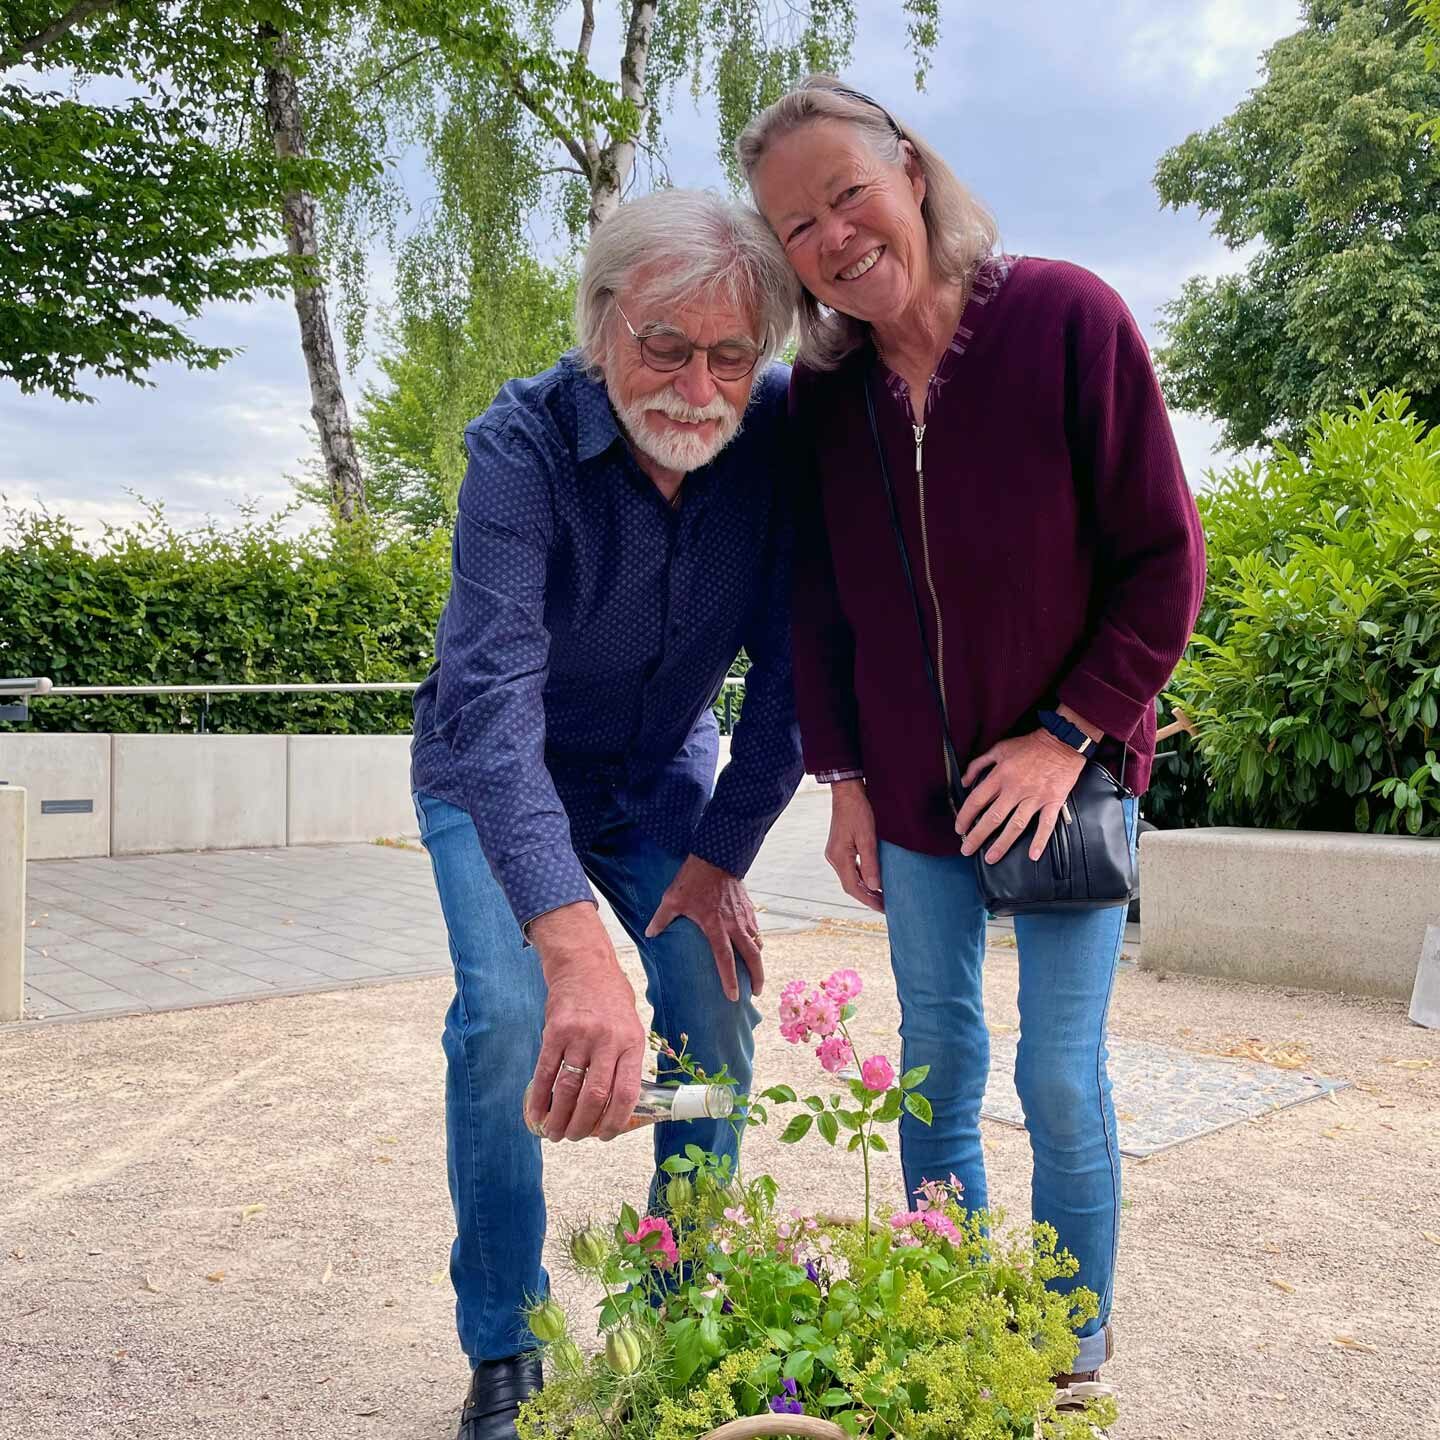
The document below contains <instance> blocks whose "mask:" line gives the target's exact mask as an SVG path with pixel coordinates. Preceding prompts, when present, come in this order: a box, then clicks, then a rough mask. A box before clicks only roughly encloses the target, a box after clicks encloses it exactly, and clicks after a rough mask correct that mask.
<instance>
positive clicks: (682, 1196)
mask: <svg viewBox="0 0 1440 1440" xmlns="http://www.w3.org/2000/svg"><path fill="white" fill-rule="evenodd" d="M694 1201H695V1187H694V1185H692V1184H691V1183H690V1180H689V1178H688V1177H687V1176H684V1175H672V1176H671V1177H670V1180H669V1182H668V1183H667V1184H666V1186H665V1204H666V1205H667V1206H668V1207H669V1209H670V1212H671V1214H678V1213H680V1212H681V1211H683V1210H686V1209H688V1208H689V1207H690V1206H691V1205H692V1204H693V1203H694Z"/></svg>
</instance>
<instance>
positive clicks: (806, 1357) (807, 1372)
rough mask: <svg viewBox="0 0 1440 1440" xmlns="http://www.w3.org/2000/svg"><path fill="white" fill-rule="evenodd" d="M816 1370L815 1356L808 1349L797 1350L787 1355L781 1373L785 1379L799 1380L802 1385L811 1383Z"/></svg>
mask: <svg viewBox="0 0 1440 1440" xmlns="http://www.w3.org/2000/svg"><path fill="white" fill-rule="evenodd" d="M814 1372H815V1357H814V1355H812V1354H811V1353H810V1351H808V1350H796V1351H793V1352H792V1353H791V1354H790V1355H787V1356H786V1357H785V1363H784V1365H782V1366H781V1367H780V1374H781V1377H782V1378H783V1379H786V1380H797V1381H799V1383H800V1384H802V1385H808V1384H809V1383H810V1377H811V1375H812V1374H814Z"/></svg>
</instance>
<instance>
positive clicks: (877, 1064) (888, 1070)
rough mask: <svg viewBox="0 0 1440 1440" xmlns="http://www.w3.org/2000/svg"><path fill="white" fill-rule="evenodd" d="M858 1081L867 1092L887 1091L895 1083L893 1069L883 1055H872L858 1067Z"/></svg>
mask: <svg viewBox="0 0 1440 1440" xmlns="http://www.w3.org/2000/svg"><path fill="white" fill-rule="evenodd" d="M860 1080H861V1082H862V1083H863V1084H864V1086H865V1088H866V1089H867V1090H875V1091H877V1092H878V1091H882V1090H888V1089H889V1088H890V1087H891V1086H892V1085H893V1084H894V1083H895V1068H894V1066H892V1065H891V1064H890V1062H889V1061H888V1060H887V1059H886V1058H885V1057H884V1056H883V1055H872V1056H871V1057H870V1058H869V1059H868V1060H867V1061H866V1062H865V1063H864V1064H863V1065H862V1066H861V1067H860Z"/></svg>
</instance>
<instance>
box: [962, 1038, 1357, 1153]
mask: <svg viewBox="0 0 1440 1440" xmlns="http://www.w3.org/2000/svg"><path fill="white" fill-rule="evenodd" d="M1015 1042H1016V1037H1015V1036H1014V1035H994V1034H992V1035H991V1037H990V1083H989V1086H988V1087H987V1088H986V1091H985V1103H984V1105H983V1107H982V1108H981V1114H982V1115H984V1116H985V1118H986V1119H987V1120H999V1121H1001V1122H1002V1123H1003V1124H1006V1125H1023V1124H1024V1123H1025V1121H1024V1116H1023V1114H1022V1112H1021V1110H1020V1098H1019V1096H1017V1095H1016V1093H1015V1080H1014V1076H1015ZM1110 1082H1111V1084H1112V1085H1113V1086H1114V1091H1115V1119H1116V1123H1117V1125H1118V1127H1119V1130H1120V1153H1121V1154H1122V1155H1128V1156H1130V1157H1131V1158H1132V1159H1137V1160H1143V1159H1145V1158H1146V1157H1147V1156H1150V1155H1155V1154H1158V1153H1159V1152H1160V1151H1161V1150H1168V1149H1170V1147H1171V1146H1173V1145H1182V1144H1184V1142H1185V1141H1187V1140H1196V1139H1198V1138H1199V1137H1200V1136H1202V1135H1210V1134H1213V1133H1214V1132H1215V1131H1216V1130H1223V1129H1225V1127H1226V1126H1227V1125H1238V1124H1239V1123H1240V1122H1241V1121H1242V1120H1253V1119H1255V1118H1256V1116H1258V1115H1266V1114H1269V1113H1270V1112H1271V1111H1274V1110H1285V1109H1288V1108H1289V1107H1290V1106H1291V1105H1300V1104H1303V1103H1304V1102H1305V1101H1306V1100H1319V1099H1322V1098H1323V1097H1324V1096H1326V1095H1328V1094H1330V1093H1331V1091H1334V1090H1344V1089H1347V1088H1348V1087H1349V1084H1350V1082H1349V1081H1348V1080H1328V1079H1325V1078H1323V1077H1321V1076H1318V1075H1311V1074H1308V1073H1306V1072H1305V1071H1303V1070H1290V1069H1281V1068H1279V1067H1277V1066H1275V1065H1267V1064H1264V1063H1263V1062H1260V1061H1256V1060H1249V1059H1244V1058H1240V1059H1229V1058H1226V1057H1223V1056H1218V1055H1213V1056H1212V1055H1196V1054H1193V1053H1192V1052H1190V1051H1188V1050H1172V1049H1170V1048H1168V1047H1167V1046H1164V1045H1147V1044H1146V1043H1145V1042H1144V1041H1140V1040H1116V1039H1113V1038H1112V1039H1111V1041H1110Z"/></svg>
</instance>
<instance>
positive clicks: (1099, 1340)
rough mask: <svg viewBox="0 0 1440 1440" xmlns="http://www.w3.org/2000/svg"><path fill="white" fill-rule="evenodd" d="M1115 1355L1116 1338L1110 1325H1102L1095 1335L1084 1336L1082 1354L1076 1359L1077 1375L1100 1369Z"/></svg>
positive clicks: (1081, 1343) (1081, 1344)
mask: <svg viewBox="0 0 1440 1440" xmlns="http://www.w3.org/2000/svg"><path fill="white" fill-rule="evenodd" d="M1114 1353H1115V1336H1114V1333H1113V1332H1112V1331H1111V1329H1110V1327H1109V1325H1102V1326H1101V1327H1100V1328H1099V1329H1098V1330H1097V1331H1096V1332H1095V1333H1094V1334H1093V1335H1082V1336H1081V1337H1080V1353H1079V1354H1078V1355H1077V1356H1076V1357H1075V1370H1076V1373H1077V1374H1083V1373H1085V1372H1086V1371H1089V1370H1098V1369H1100V1367H1101V1366H1102V1365H1104V1364H1105V1362H1106V1361H1107V1360H1109V1359H1110V1357H1111V1356H1112V1355H1114Z"/></svg>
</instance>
